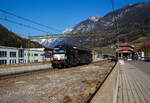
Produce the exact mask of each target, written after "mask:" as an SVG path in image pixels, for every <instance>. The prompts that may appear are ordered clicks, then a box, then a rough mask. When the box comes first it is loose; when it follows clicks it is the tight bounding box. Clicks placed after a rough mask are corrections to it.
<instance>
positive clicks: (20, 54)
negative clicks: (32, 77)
mask: <svg viewBox="0 0 150 103" xmlns="http://www.w3.org/2000/svg"><path fill="white" fill-rule="evenodd" d="M19 57H21V58H22V57H24V50H19Z"/></svg>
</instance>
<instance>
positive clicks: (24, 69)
mask: <svg viewBox="0 0 150 103" xmlns="http://www.w3.org/2000/svg"><path fill="white" fill-rule="evenodd" d="M48 68H51V64H41V65H29V66H17V67H7V68H0V77H1V76H5V75H10V74H16V73H24V72H30V71H38V70H44V69H48Z"/></svg>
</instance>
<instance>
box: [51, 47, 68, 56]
mask: <svg viewBox="0 0 150 103" xmlns="http://www.w3.org/2000/svg"><path fill="white" fill-rule="evenodd" d="M53 53H54V54H62V53H66V50H65V48H63V47H62V48H54V50H53Z"/></svg>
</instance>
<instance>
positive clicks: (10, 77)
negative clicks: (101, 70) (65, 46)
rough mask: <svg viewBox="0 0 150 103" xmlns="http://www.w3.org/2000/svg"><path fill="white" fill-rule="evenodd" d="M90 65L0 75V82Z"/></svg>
mask: <svg viewBox="0 0 150 103" xmlns="http://www.w3.org/2000/svg"><path fill="white" fill-rule="evenodd" d="M94 63H97V62H93V63H91V64H94ZM91 64H89V65H91ZM85 66H88V65H81V66H75V67H69V68H61V69H57V68H55V69H53V68H47V69H42V70H33V71H26V72H19V73H12V74H7V75H0V80H5V79H12V78H17V77H21V76H28V75H33V74H39V73H46V72H58V71H60V70H61V71H62V70H63V71H65V70H66V69H71V68H79V67H85Z"/></svg>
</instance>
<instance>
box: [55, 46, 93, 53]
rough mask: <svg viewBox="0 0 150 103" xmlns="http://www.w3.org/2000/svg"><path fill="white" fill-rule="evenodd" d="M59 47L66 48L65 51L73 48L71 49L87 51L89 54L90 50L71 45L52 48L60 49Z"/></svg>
mask: <svg viewBox="0 0 150 103" xmlns="http://www.w3.org/2000/svg"><path fill="white" fill-rule="evenodd" d="M60 47H65V48H67V49H69V48H73V49H77V50H82V51H89V52H91V50H89V49H88V48H85V47H77V46H73V45H56V46H55V47H54V48H60Z"/></svg>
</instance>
